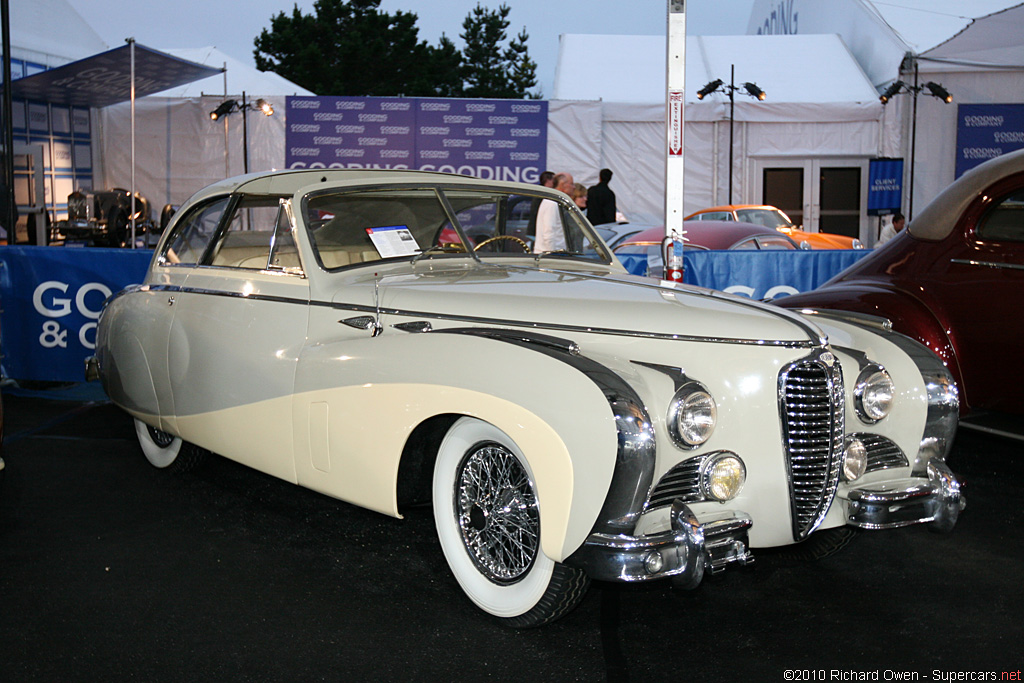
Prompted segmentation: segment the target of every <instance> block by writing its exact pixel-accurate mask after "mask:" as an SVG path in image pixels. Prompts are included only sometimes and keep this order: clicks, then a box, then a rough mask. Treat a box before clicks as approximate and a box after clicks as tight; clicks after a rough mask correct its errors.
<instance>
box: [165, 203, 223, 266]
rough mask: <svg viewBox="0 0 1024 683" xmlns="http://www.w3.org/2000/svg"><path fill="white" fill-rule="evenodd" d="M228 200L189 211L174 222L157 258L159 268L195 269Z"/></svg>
mask: <svg viewBox="0 0 1024 683" xmlns="http://www.w3.org/2000/svg"><path fill="white" fill-rule="evenodd" d="M230 199H231V198H230V197H222V198H220V199H217V200H214V201H212V202H209V203H207V204H202V205H200V206H196V207H193V208H192V209H191V210H190V211H189V212H188V213H187V214H185V215H183V216H182V217H181V218H180V219H179V220H178V221H176V222H175V224H174V228H173V232H172V233H171V235H169V236H168V238H167V241H166V242H165V243H164V249H163V252H161V254H160V258H159V263H160V264H161V265H176V264H181V265H195V264H197V263H199V262H200V261H201V260H202V258H203V254H205V253H206V248H207V247H208V246H209V244H210V240H211V239H212V238H213V235H214V233H215V232H216V231H217V226H218V225H220V220H221V217H222V216H223V215H224V210H225V208H227V205H228V201H230Z"/></svg>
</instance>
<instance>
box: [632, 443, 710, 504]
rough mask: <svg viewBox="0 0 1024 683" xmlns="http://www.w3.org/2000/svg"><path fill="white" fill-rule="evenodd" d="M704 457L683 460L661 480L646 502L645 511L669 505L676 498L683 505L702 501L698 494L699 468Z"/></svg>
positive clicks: (701, 496)
mask: <svg viewBox="0 0 1024 683" xmlns="http://www.w3.org/2000/svg"><path fill="white" fill-rule="evenodd" d="M705 457H706V456H701V457H697V458H690V459H689V460H684V461H682V462H681V463H679V464H678V465H676V466H675V467H673V468H672V469H670V470H669V471H668V472H666V473H665V476H663V477H662V478H661V480H660V481H659V482H658V485H657V486H655V487H654V491H652V492H651V497H650V498H649V499H648V500H647V506H646V507H647V509H648V510H651V509H653V508H658V507H662V506H664V505H671V504H672V501H674V500H676V499H677V498H678V499H679V500H681V501H683V502H684V503H695V502H697V501H700V500H703V499H704V496H703V494H701V492H700V466H701V464H702V463H703V462H704V459H705Z"/></svg>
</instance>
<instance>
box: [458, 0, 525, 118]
mask: <svg viewBox="0 0 1024 683" xmlns="http://www.w3.org/2000/svg"><path fill="white" fill-rule="evenodd" d="M509 11H510V8H509V6H508V5H505V4H502V5H501V6H500V7H499V8H498V9H497V10H489V9H486V8H484V7H482V6H481V5H480V4H479V3H477V6H476V7H475V8H473V9H472V10H471V11H470V13H469V14H468V15H467V16H466V19H465V20H464V21H463V22H462V29H463V32H462V33H461V34H460V37H461V38H462V40H463V41H465V43H466V46H465V48H463V66H462V78H463V80H464V81H465V87H464V90H463V92H464V94H465V96H466V97H498V98H514V99H519V98H523V97H528V96H530V95H529V92H528V91H529V89H530V88H532V87H534V86H535V85H537V64H536V62H534V61H533V60H532V59H531V58H530V55H529V52H528V50H527V47H526V41H527V39H528V38H529V34H527V32H526V29H525V28H523V30H522V31H520V33H519V35H518V36H516V38H515V39H514V40H513V41H512V42H511V43H509V45H508V47H506V48H505V49H502V44H503V43H504V42H505V41H506V40H507V39H508V32H507V31H508V27H509V20H508V15H509Z"/></svg>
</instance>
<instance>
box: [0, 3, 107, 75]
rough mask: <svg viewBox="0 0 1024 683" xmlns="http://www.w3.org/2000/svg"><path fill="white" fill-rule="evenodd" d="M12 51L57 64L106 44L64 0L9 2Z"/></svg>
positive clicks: (16, 55) (97, 50)
mask: <svg viewBox="0 0 1024 683" xmlns="http://www.w3.org/2000/svg"><path fill="white" fill-rule="evenodd" d="M9 6H10V12H11V19H10V22H11V54H12V55H13V56H14V57H19V58H22V59H28V60H30V61H34V62H40V63H42V64H43V66H46V67H50V68H53V67H57V66H62V65H64V64H67V63H69V62H73V61H76V60H78V59H84V58H85V57H89V56H91V55H94V54H97V53H99V52H106V51H107V50H108V49H109V48H108V47H107V44H106V43H104V42H103V39H102V38H100V36H99V34H98V33H96V32H95V31H94V30H92V28H91V27H90V26H89V24H87V23H86V22H85V20H84V19H82V17H81V15H79V14H78V12H76V11H75V10H74V8H73V7H72V6H71V5H69V4H68V2H67V0H32V1H31V2H27V1H25V0H22V1H20V2H12V3H10V5H9Z"/></svg>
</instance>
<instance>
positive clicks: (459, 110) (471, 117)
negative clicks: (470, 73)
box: [285, 97, 548, 183]
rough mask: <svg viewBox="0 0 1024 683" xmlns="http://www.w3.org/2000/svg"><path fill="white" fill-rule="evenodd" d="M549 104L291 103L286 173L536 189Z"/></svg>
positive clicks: (371, 99) (304, 100)
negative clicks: (374, 174) (422, 173)
mask: <svg viewBox="0 0 1024 683" xmlns="http://www.w3.org/2000/svg"><path fill="white" fill-rule="evenodd" d="M547 122H548V103H547V102H543V101H538V100H462V99H428V98H391V97H289V98H287V124H286V135H285V146H286V154H285V165H286V166H287V167H288V168H398V169H403V168H406V169H421V170H427V171H442V172H446V173H458V174H460V175H467V176H473V177H476V178H484V179H490V180H511V181H519V182H526V183H536V182H537V180H538V177H539V175H540V173H541V171H543V170H544V167H545V164H546V161H547Z"/></svg>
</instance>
